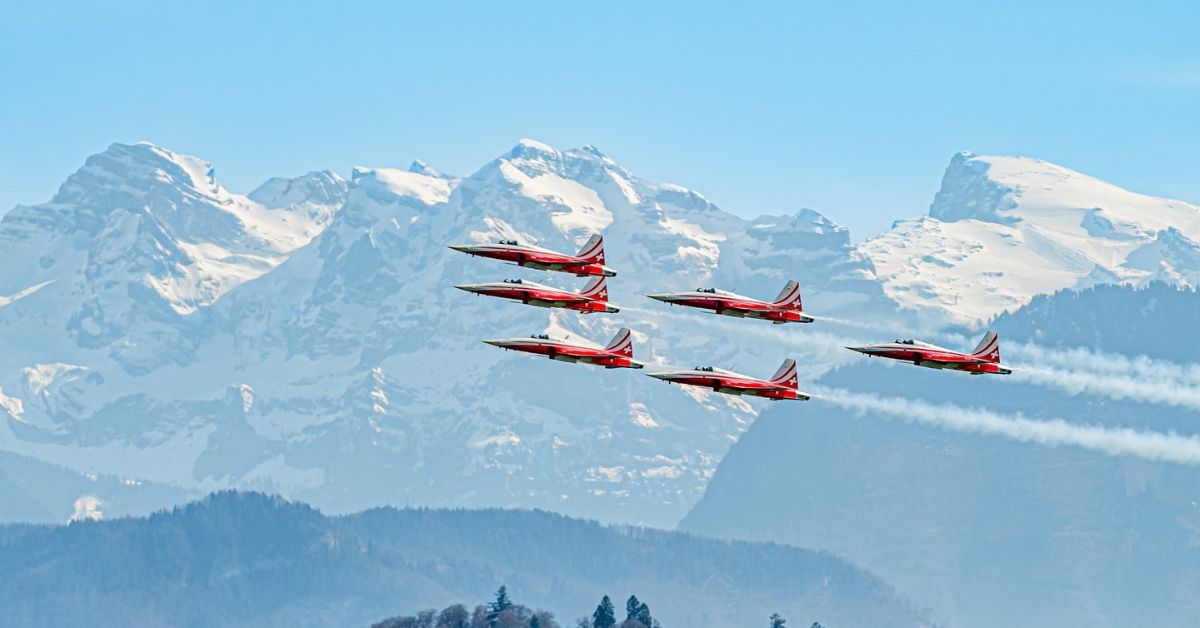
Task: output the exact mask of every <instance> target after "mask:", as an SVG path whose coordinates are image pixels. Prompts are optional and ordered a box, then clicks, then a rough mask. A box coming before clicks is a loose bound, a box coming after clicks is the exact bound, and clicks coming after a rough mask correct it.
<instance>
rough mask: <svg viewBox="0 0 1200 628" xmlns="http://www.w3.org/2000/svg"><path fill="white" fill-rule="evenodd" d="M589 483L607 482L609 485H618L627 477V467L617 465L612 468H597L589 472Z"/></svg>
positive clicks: (590, 469) (591, 468)
mask: <svg viewBox="0 0 1200 628" xmlns="http://www.w3.org/2000/svg"><path fill="white" fill-rule="evenodd" d="M587 473H588V477H587V481H588V482H607V483H609V484H617V483H619V482H620V481H621V480H622V479H623V478H624V477H625V467H623V466H621V465H616V466H612V467H605V466H595V467H590V468H589V469H588V470H587Z"/></svg>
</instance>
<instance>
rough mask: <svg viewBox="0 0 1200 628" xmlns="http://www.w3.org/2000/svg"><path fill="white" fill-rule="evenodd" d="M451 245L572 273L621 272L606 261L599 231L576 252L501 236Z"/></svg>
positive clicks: (528, 265)
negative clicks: (491, 240)
mask: <svg viewBox="0 0 1200 628" xmlns="http://www.w3.org/2000/svg"><path fill="white" fill-rule="evenodd" d="M450 248H452V249H454V250H455V251H461V252H463V253H466V254H467V255H475V256H478V257H490V258H492V259H498V260H501V261H504V262H511V263H513V264H516V265H517V266H524V267H525V268H534V269H537V270H553V271H558V272H562V273H572V274H574V275H577V276H579V277H587V276H589V275H595V276H602V277H616V276H617V271H615V270H613V269H611V268H609V267H608V266H605V265H604V237H603V236H601V235H599V234H597V235H593V236H592V237H591V238H590V239H589V240H588V241H587V243H586V244H584V245H583V248H582V249H580V250H579V253H577V254H575V255H569V254H567V253H559V252H557V251H551V250H550V249H544V248H542V247H540V246H534V245H531V244H520V243H519V242H517V241H516V240H500V241H499V242H497V243H496V244H452V245H450Z"/></svg>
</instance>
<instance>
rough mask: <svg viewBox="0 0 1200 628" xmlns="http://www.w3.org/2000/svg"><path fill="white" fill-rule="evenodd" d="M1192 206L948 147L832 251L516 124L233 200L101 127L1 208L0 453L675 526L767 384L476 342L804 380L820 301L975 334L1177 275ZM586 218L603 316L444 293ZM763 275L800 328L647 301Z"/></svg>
mask: <svg viewBox="0 0 1200 628" xmlns="http://www.w3.org/2000/svg"><path fill="white" fill-rule="evenodd" d="M1198 216H1200V211H1198V210H1197V208H1196V207H1194V206H1192V205H1188V204H1186V203H1181V202H1178V201H1167V200H1161V199H1155V198H1152V197H1146V196H1140V195H1136V194H1132V193H1130V192H1126V191H1123V190H1120V189H1119V188H1116V187H1114V186H1111V185H1109V184H1106V183H1103V182H1101V181H1097V180H1095V179H1091V178H1088V177H1084V176H1083V175H1079V174H1077V173H1074V172H1071V171H1069V170H1066V169H1063V168H1059V167H1057V166H1053V165H1051V164H1046V163H1044V162H1039V161H1034V160H1029V159H1021V158H995V157H976V156H970V155H967V154H962V155H958V156H956V157H955V158H954V159H953V160H952V162H951V165H950V168H949V169H948V170H947V173H946V177H945V181H944V182H943V186H942V190H941V191H940V192H939V193H938V195H937V197H936V199H935V201H934V204H933V208H932V211H931V215H930V216H928V217H926V218H923V219H920V220H917V221H910V222H903V223H898V224H897V226H896V228H895V229H894V230H893V231H891V232H889V233H888V234H885V235H884V236H881V237H879V238H876V239H874V240H871V241H869V242H867V243H866V244H864V245H862V246H861V247H857V248H856V247H855V246H854V245H852V244H851V241H850V237H849V233H848V232H847V231H846V229H844V228H842V227H840V226H838V225H837V224H835V223H833V222H832V221H830V220H829V219H827V218H825V217H824V216H822V215H821V214H819V213H817V212H815V211H812V210H807V209H805V210H800V211H799V212H798V213H796V214H794V215H790V216H764V217H760V218H757V219H754V220H746V219H743V218H739V217H737V216H734V215H732V214H729V213H727V212H725V211H723V210H721V209H720V208H718V207H717V206H715V205H713V204H712V203H710V202H709V201H707V200H706V199H705V198H704V197H703V196H701V195H700V194H699V193H697V192H694V191H691V190H687V189H684V188H681V187H678V186H674V185H670V184H664V183H656V182H652V181H647V180H644V179H641V178H639V177H637V176H635V175H634V174H632V173H630V172H628V171H626V170H625V169H623V168H621V167H620V166H619V165H618V164H616V163H615V162H614V161H613V160H612V159H610V158H609V157H607V156H605V155H604V154H602V153H600V152H599V151H598V150H596V149H595V148H593V147H584V148H580V149H575V150H568V151H560V150H557V149H555V148H552V147H549V146H546V145H544V144H540V143H538V142H534V141H530V140H524V141H522V142H520V143H518V144H517V145H516V146H515V147H514V148H513V149H512V150H511V151H509V152H507V153H505V154H504V155H502V156H500V157H498V158H497V159H495V160H493V161H491V162H489V163H488V164H485V165H484V166H483V167H482V168H480V169H479V170H478V171H476V172H475V173H473V174H470V175H469V176H464V177H456V176H451V175H447V174H443V173H441V172H439V171H437V170H436V169H434V168H433V167H431V166H430V165H428V164H425V163H424V162H419V161H418V162H414V163H413V164H412V166H410V167H409V168H408V169H392V168H356V169H355V170H354V172H353V173H352V176H351V178H350V180H349V181H345V180H343V179H341V178H340V177H338V176H336V175H333V174H331V173H328V172H314V173H309V174H307V175H303V176H301V177H297V178H294V179H283V178H276V179H271V180H269V181H267V182H266V183H264V184H263V185H262V186H260V187H259V188H258V189H256V190H255V191H253V192H251V193H250V194H249V195H245V196H243V195H239V194H235V193H233V192H230V191H229V190H227V189H225V188H224V187H222V186H221V184H220V183H219V182H218V181H217V180H216V178H215V175H214V172H213V170H212V168H211V167H210V166H209V165H208V164H207V163H205V162H203V161H202V160H199V159H196V158H193V157H187V156H183V155H179V154H176V153H173V152H171V151H168V150H165V149H162V148H158V147H155V146H153V145H149V144H136V145H122V144H115V145H113V146H112V147H110V148H109V149H108V150H106V151H104V152H103V153H100V154H98V155H95V156H93V157H91V158H89V159H88V160H87V162H86V163H85V164H84V166H83V167H82V168H80V170H79V171H77V172H76V173H74V174H72V175H71V176H70V177H69V178H68V179H67V181H66V182H65V183H64V184H63V186H62V187H61V189H60V190H59V192H58V193H57V194H56V195H55V196H54V198H53V199H52V200H51V201H50V202H48V203H45V204H42V205H37V206H30V207H18V208H16V209H14V210H13V211H11V212H9V213H8V214H7V215H6V216H4V218H3V220H2V221H0V255H3V259H5V261H6V263H5V264H3V265H0V344H2V346H3V347H4V349H5V350H4V351H3V352H0V417H5V418H4V420H3V421H2V422H0V450H3V451H6V452H9V453H10V454H13V455H16V456H21V458H20V460H23V461H25V462H22V464H24V465H25V466H27V467H28V466H29V465H32V464H35V462H36V464H46V466H44V467H38V468H45V469H60V470H61V473H64V474H76V476H77V477H75V478H74V479H69V478H59V479H58V480H56V482H57V483H56V486H77V485H78V477H95V478H104V482H99V483H97V493H98V495H96V497H98V498H99V499H100V500H101V501H102V502H103V501H104V500H105V499H106V497H108V496H107V495H105V490H107V489H103V487H106V486H109V487H110V486H114V485H115V484H114V482H117V481H121V482H125V484H124V486H125V487H126V489H127V490H123V491H122V496H121V497H120V500H121V503H125V504H134V503H137V504H140V505H141V506H143V507H144V506H145V505H146V504H148V503H150V502H151V501H152V500H150V499H149V498H146V499H139V497H138V495H137V494H136V493H137V488H136V487H138V486H146V487H151V486H153V490H154V493H153V494H154V495H168V494H172V495H173V494H178V493H174V492H172V491H180V490H182V491H185V492H191V493H192V494H199V493H200V492H203V491H207V490H212V489H216V488H223V487H241V488H249V489H260V490H267V491H277V492H282V493H284V494H287V495H289V496H292V497H296V498H299V499H305V500H308V501H310V502H313V503H315V504H317V505H319V506H321V507H323V508H326V509H329V510H331V511H349V510H357V509H361V508H364V507H368V506H372V505H376V504H380V503H393V504H419V505H456V506H485V505H501V506H531V507H542V508H551V509H555V510H558V511H562V512H566V513H568V514H574V515H581V516H588V517H595V518H599V519H602V520H607V521H635V522H643V523H650V524H656V525H672V524H673V523H674V522H675V521H676V520H677V519H678V518H679V517H680V516H682V515H683V513H684V512H686V511H687V509H688V508H689V507H690V506H691V504H692V503H693V502H694V501H695V500H696V499H697V498H698V497H699V496H700V494H701V493H702V492H703V490H704V488H705V485H706V483H707V481H708V478H709V477H710V476H711V474H712V473H713V471H714V469H715V468H716V465H717V463H718V462H719V461H720V459H721V457H722V456H723V454H724V453H725V451H726V450H727V449H728V448H729V446H730V445H731V443H732V442H733V441H735V440H736V439H737V438H738V436H739V435H740V434H741V433H742V432H743V431H744V430H745V429H746V428H747V427H748V426H749V424H750V423H751V422H752V421H753V420H754V419H755V417H756V416H757V415H758V413H759V411H761V410H762V409H763V408H764V407H766V404H767V403H769V402H764V401H756V400H749V401H748V400H742V399H739V398H731V397H727V396H724V395H713V394H708V393H705V392H704V391H696V390H690V389H683V388H679V387H673V386H668V385H666V384H663V383H661V382H658V381H655V380H652V379H650V378H646V377H643V376H641V373H639V372H632V371H603V370H597V369H594V368H590V367H586V366H572V365H566V364H561V363H552V362H548V361H546V360H544V359H537V358H533V357H530V356H524V355H517V354H511V353H505V352H503V351H500V350H498V349H496V348H494V347H489V346H486V345H484V344H482V343H480V342H479V341H480V340H481V339H482V338H491V337H503V336H513V335H521V334H527V333H534V332H542V331H547V330H549V331H552V332H555V333H559V334H578V335H582V336H584V337H587V338H590V339H592V340H596V341H601V342H603V341H605V340H607V339H608V338H609V337H610V336H611V335H612V334H613V333H614V332H615V330H616V329H617V328H619V327H622V326H628V327H631V328H632V329H633V330H634V333H635V340H636V346H635V349H636V352H637V356H638V358H639V359H641V360H643V361H646V362H647V363H648V364H650V365H651V366H652V367H653V366H660V365H665V364H671V365H675V366H691V365H693V364H697V363H699V364H714V365H718V366H723V367H732V368H735V369H738V370H741V371H744V372H748V373H751V374H757V373H759V372H761V373H763V374H769V372H771V370H772V369H774V367H775V366H776V365H777V364H778V363H779V362H780V361H781V360H782V359H783V358H784V357H785V356H791V357H795V358H797V359H798V360H799V361H800V363H801V364H802V365H803V368H802V369H801V375H802V377H803V378H804V379H805V380H806V381H808V380H811V379H813V378H816V377H818V376H820V375H821V374H822V373H823V372H825V371H826V370H828V369H829V368H830V367H831V366H834V365H836V364H838V363H840V362H842V361H844V360H847V359H849V358H850V356H849V355H842V354H843V353H846V352H844V351H842V350H841V349H840V344H842V343H840V342H839V340H841V338H839V337H838V336H837V334H838V333H843V334H844V333H846V332H847V331H848V330H850V329H852V328H846V327H843V328H840V332H839V328H838V327H837V325H838V323H837V322H836V321H838V320H839V319H843V320H844V319H853V321H855V322H858V323H872V322H873V323H874V324H875V325H887V326H888V327H889V328H891V327H896V328H899V329H904V328H905V327H908V326H911V324H912V322H913V319H912V318H911V316H912V314H913V313H914V312H916V313H917V314H918V315H921V316H925V317H926V319H927V320H929V321H932V322H934V323H935V324H941V323H943V322H945V321H952V322H967V323H974V322H977V321H979V320H983V319H986V318H988V317H990V316H992V315H993V314H995V313H997V312H1000V311H1002V310H1004V309H1008V308H1013V307H1015V306H1017V305H1020V304H1021V303H1024V302H1026V301H1028V299H1030V298H1031V297H1032V296H1034V295H1036V294H1040V293H1046V292H1051V291H1053V290H1056V289H1058V288H1062V287H1069V286H1086V285H1091V284H1094V283H1097V282H1106V281H1125V282H1131V283H1141V282H1146V281H1150V280H1152V279H1166V280H1168V281H1172V282H1175V283H1180V284H1187V285H1195V283H1196V282H1197V280H1198V279H1200V253H1198V248H1197V245H1196V242H1197V241H1200V219H1198ZM599 231H603V232H604V234H605V239H606V243H607V248H608V251H607V252H608V264H609V265H610V266H613V267H615V268H617V269H618V270H620V271H621V273H620V275H619V276H618V277H616V278H615V279H613V280H612V281H611V282H610V297H611V299H612V300H613V301H614V302H616V303H617V304H619V305H620V306H621V307H622V310H621V312H620V313H619V314H617V315H591V316H581V315H578V314H575V313H573V312H564V311H548V310H541V309H538V308H530V307H524V306H521V305H518V304H512V303H508V302H503V301H499V300H496V299H488V298H475V297H472V296H471V295H468V294H465V293H463V292H461V291H457V290H454V289H453V288H452V287H451V286H452V285H453V284H456V283H464V282H470V281H483V280H496V279H499V278H502V277H506V276H523V277H532V278H536V279H538V280H541V281H544V282H547V283H550V284H553V285H558V286H563V287H570V288H575V289H578V288H579V287H580V286H581V285H582V283H583V281H582V280H580V279H577V278H574V277H570V276H566V275H559V274H557V273H554V274H546V273H538V272H536V271H530V270H526V269H519V268H514V267H512V266H504V265H501V264H498V263H496V262H493V261H490V260H480V259H472V258H468V257H467V256H465V255H462V254H460V253H457V252H454V251H451V250H449V249H447V248H446V245H447V244H451V243H457V242H468V241H478V242H483V241H489V240H495V239H500V238H505V239H508V238H516V239H519V240H522V241H529V242H537V243H540V244H542V245H544V246H547V247H550V248H554V249H562V250H574V249H576V248H577V247H579V246H580V245H581V244H582V243H583V242H584V241H586V239H587V238H588V237H589V236H590V235H591V234H593V233H596V232H599ZM789 278H796V279H798V280H799V281H800V282H801V285H802V288H803V290H804V303H805V306H806V309H808V310H810V311H812V312H813V313H815V314H817V315H818V316H823V318H822V319H821V320H819V321H818V323H817V324H815V325H809V326H786V327H774V326H771V325H765V324H760V323H761V322H760V321H734V320H730V319H723V318H721V317H715V316H711V315H707V316H706V315H704V314H703V313H698V312H689V311H683V310H679V309H671V308H669V307H667V306H665V305H663V304H659V303H655V302H652V301H649V300H647V299H645V298H644V296H643V295H645V294H647V293H649V292H655V291H663V290H672V289H691V288H695V287H696V286H697V285H714V286H719V287H722V288H727V289H733V290H737V291H739V292H742V293H744V294H748V295H752V296H764V297H770V296H773V295H774V294H776V293H777V292H778V290H779V288H780V287H781V286H782V285H783V284H784V282H785V281H786V280H787V279H789ZM889 297H890V298H889ZM898 305H899V306H903V308H905V309H904V310H901V309H899V308H898ZM831 331H832V332H834V333H832V334H831V333H830V332H831ZM858 332H859V333H861V332H862V330H861V329H859V330H858ZM789 412H792V413H794V414H795V415H796V416H797V417H798V418H799V417H803V416H805V412H806V406H804V405H803V404H794V405H792V406H789ZM10 458H11V456H10ZM12 459H16V458H12ZM47 473H50V472H49V471H48V472H47ZM78 474H83V475H82V476H80V475H78ZM21 477H22V478H34V477H36V474H28V473H24V474H22V475H21ZM22 481H23V482H25V480H22ZM47 481H49V479H47ZM139 483H141V484H139ZM47 486H48V485H47ZM44 488H46V487H44V486H34V485H29V484H25V485H23V488H22V492H23V493H24V494H25V495H27V496H32V497H33V498H34V499H37V498H39V497H40V498H42V499H44V500H53V501H52V502H51V501H46V503H43V504H41V505H40V506H39V512H63V513H64V515H63V518H65V517H66V516H68V515H69V514H70V513H71V512H72V504H73V502H74V501H75V499H76V498H78V497H79V496H78V495H71V496H70V498H69V499H66V498H62V496H61V494H60V493H58V492H54V491H50V490H41V489H44ZM149 490H150V489H149V488H147V491H149ZM147 494H149V493H147ZM60 502H61V503H60ZM104 511H105V512H106V513H109V514H120V512H121V508H120V506H119V505H117V504H112V503H110V504H109V506H108V507H106V508H105V510H104Z"/></svg>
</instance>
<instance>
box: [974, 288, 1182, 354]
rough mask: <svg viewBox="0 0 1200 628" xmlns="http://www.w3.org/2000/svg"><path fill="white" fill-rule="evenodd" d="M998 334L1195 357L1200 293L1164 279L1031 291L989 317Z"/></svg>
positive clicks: (1042, 341) (1113, 350)
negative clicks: (1015, 305) (1021, 303)
mask: <svg viewBox="0 0 1200 628" xmlns="http://www.w3.org/2000/svg"><path fill="white" fill-rule="evenodd" d="M993 326H994V328H995V329H996V330H997V331H999V332H1000V335H1001V337H1002V338H1011V339H1014V340H1028V341H1032V342H1037V343H1039V344H1044V345H1048V346H1062V347H1086V348H1089V349H1094V350H1098V351H1105V352H1109V353H1122V354H1125V355H1148V356H1151V357H1155V358H1159V359H1163V360H1171V361H1173V362H1183V363H1187V362H1195V361H1196V360H1198V359H1200V334H1198V333H1196V331H1197V329H1198V328H1200V294H1197V293H1196V291H1194V290H1186V289H1183V290H1181V289H1179V288H1178V287H1176V286H1172V285H1169V284H1165V283H1152V284H1150V285H1149V286H1146V287H1145V288H1132V287H1129V286H1118V285H1112V284H1102V285H1098V286H1094V287H1092V288H1088V289H1086V290H1078V291H1076V290H1063V291H1060V292H1057V293H1055V294H1052V295H1043V296H1038V297H1034V299H1033V301H1032V302H1030V303H1029V305H1027V306H1025V307H1023V308H1021V309H1020V310H1017V311H1016V312H1012V313H1008V314H1003V315H1001V316H1000V317H998V318H997V319H996V320H995V321H994V323H993Z"/></svg>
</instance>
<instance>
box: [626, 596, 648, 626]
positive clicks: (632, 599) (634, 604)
mask: <svg viewBox="0 0 1200 628" xmlns="http://www.w3.org/2000/svg"><path fill="white" fill-rule="evenodd" d="M641 607H642V603H641V602H639V601H638V599H637V596H636V595H631V596H629V599H628V600H626V602H625V621H629V620H631V619H634V620H636V619H638V610H639V609H640V608H641ZM642 623H643V624H645V623H646V622H642ZM647 625H649V624H647Z"/></svg>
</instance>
